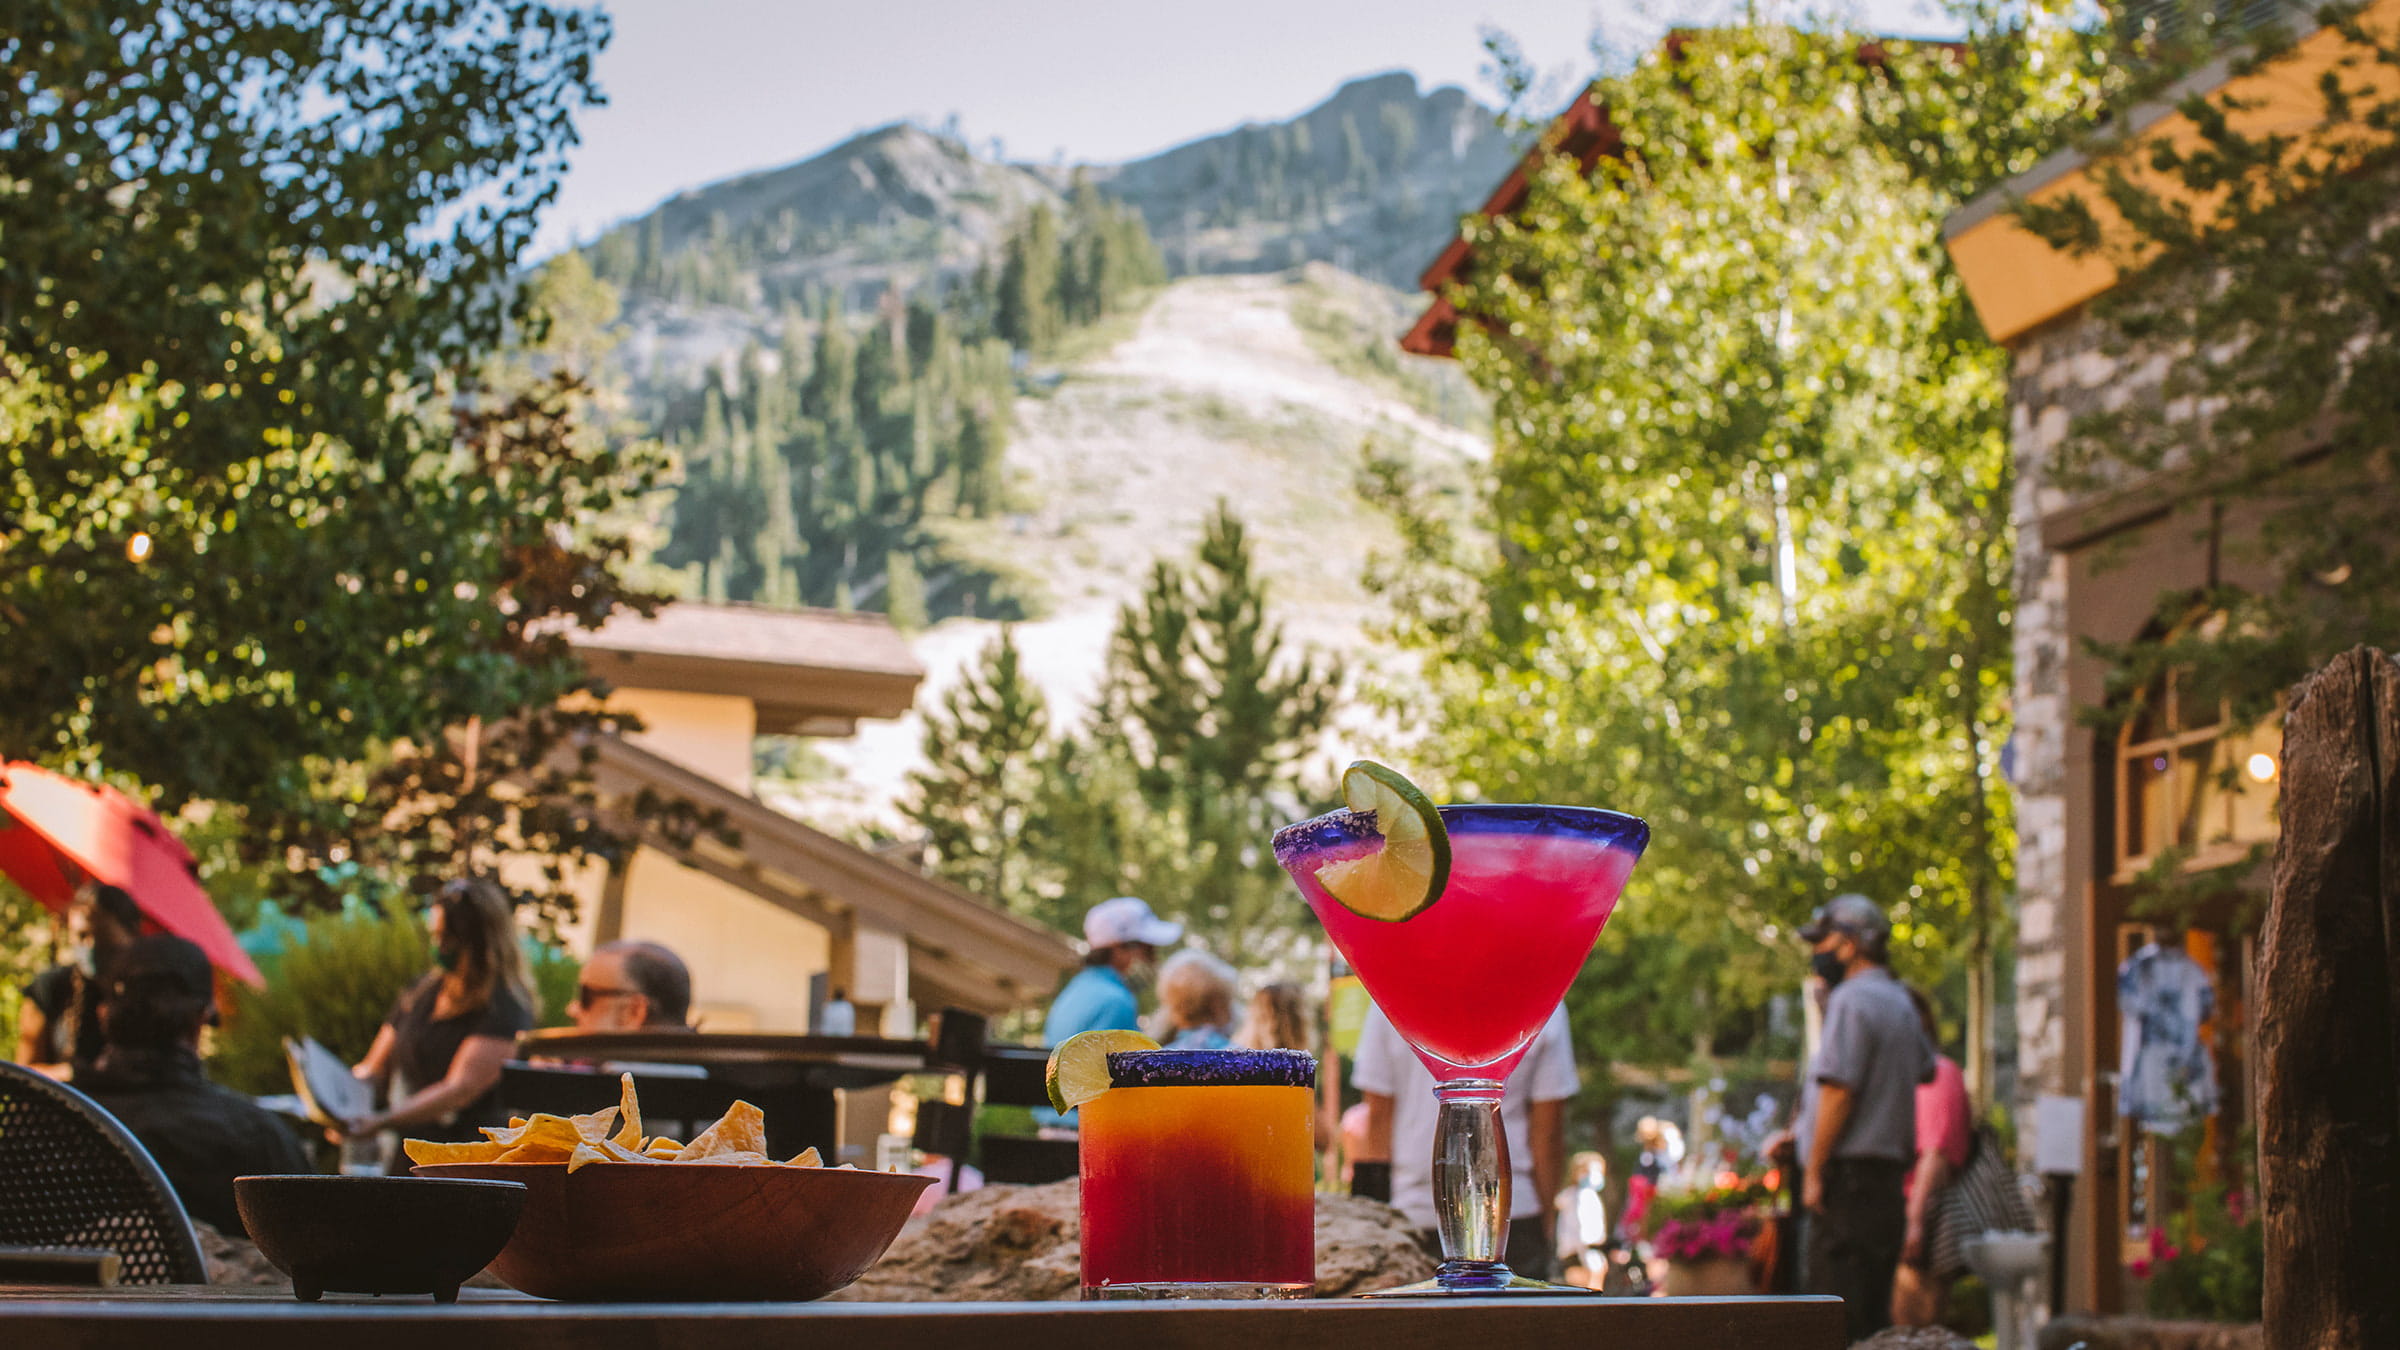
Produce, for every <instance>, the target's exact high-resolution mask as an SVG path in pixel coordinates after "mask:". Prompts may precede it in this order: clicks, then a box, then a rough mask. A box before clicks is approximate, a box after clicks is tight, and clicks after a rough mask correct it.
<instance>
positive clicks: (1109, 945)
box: [1042, 895, 1183, 1045]
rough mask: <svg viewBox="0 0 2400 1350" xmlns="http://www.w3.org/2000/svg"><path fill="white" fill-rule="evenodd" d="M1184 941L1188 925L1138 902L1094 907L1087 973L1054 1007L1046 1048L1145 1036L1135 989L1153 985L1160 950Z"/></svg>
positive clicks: (1087, 928) (1126, 899)
mask: <svg viewBox="0 0 2400 1350" xmlns="http://www.w3.org/2000/svg"><path fill="white" fill-rule="evenodd" d="M1182 938H1183V925H1182V924H1179V923H1172V922H1169V921H1168V920H1165V919H1162V918H1160V917H1158V915H1157V914H1155V913H1153V912H1151V909H1150V903H1149V902H1148V901H1146V900H1142V899H1140V898H1138V897H1135V896H1131V895H1120V896H1118V897H1117V898H1116V899H1114V900H1103V901H1101V902H1100V903H1099V904H1096V905H1094V906H1092V907H1091V909H1090V910H1089V911H1087V912H1086V913H1085V914H1084V916H1083V941H1084V947H1085V949H1086V950H1085V952H1084V957H1083V969H1081V970H1079V971H1076V972H1075V978H1073V979H1071V980H1069V981H1067V983H1066V987H1065V988H1063V989H1061V990H1059V991H1058V997H1057V998H1054V999H1052V1000H1051V1001H1050V1015H1049V1016H1048V1017H1047V1018H1045V1019H1044V1020H1043V1022H1042V1043H1043V1044H1045V1045H1056V1044H1058V1043H1059V1042H1060V1041H1063V1040H1065V1039H1067V1038H1068V1037H1070V1036H1077V1035H1081V1034H1082V1033H1084V1032H1086V1031H1138V1030H1140V1029H1141V1008H1140V1005H1139V1004H1138V1003H1137V1002H1136V1001H1135V999H1134V995H1133V991H1134V987H1135V986H1136V985H1146V984H1148V983H1149V982H1150V977H1151V973H1152V971H1153V970H1155V969H1156V967H1157V964H1158V949H1159V948H1161V947H1165V946H1168V945H1170V944H1172V943H1175V942H1179V941H1181V940H1182Z"/></svg>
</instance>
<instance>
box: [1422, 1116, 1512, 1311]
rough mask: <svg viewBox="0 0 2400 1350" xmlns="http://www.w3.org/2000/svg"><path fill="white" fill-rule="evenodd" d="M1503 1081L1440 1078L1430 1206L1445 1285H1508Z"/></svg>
mask: <svg viewBox="0 0 2400 1350" xmlns="http://www.w3.org/2000/svg"><path fill="white" fill-rule="evenodd" d="M1500 1093H1501V1084H1500V1083H1498V1082H1496V1081H1494V1080H1492V1079H1489V1078H1460V1079H1454V1080H1452V1081H1450V1082H1447V1083H1440V1084H1436V1085H1435V1087H1434V1089H1433V1095H1434V1096H1435V1097H1436V1098H1437V1099H1439V1100H1440V1102H1441V1104H1442V1114H1441V1119H1440V1122H1439V1124H1438V1125H1437V1126H1436V1128H1435V1131H1434V1136H1433V1208H1434V1216H1435V1219H1436V1220H1437V1224H1438V1226H1439V1228H1440V1230H1441V1238H1442V1265H1441V1269H1440V1270H1439V1271H1438V1272H1436V1275H1435V1278H1436V1279H1438V1280H1439V1281H1440V1282H1441V1285H1442V1287H1443V1288H1444V1289H1454V1290H1461V1291H1478V1290H1488V1289H1499V1288H1504V1287H1506V1286H1507V1284H1508V1282H1509V1278H1510V1276H1509V1270H1508V1266H1507V1264H1506V1256H1507V1253H1508V1172H1509V1169H1508V1135H1507V1134H1506V1132H1504V1131H1503V1130H1502V1129H1501V1127H1500Z"/></svg>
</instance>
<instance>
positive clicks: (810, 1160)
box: [783, 1146, 825, 1167]
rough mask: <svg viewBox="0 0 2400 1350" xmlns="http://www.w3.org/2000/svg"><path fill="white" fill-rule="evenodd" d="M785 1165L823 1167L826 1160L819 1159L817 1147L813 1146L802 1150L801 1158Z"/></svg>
mask: <svg viewBox="0 0 2400 1350" xmlns="http://www.w3.org/2000/svg"><path fill="white" fill-rule="evenodd" d="M783 1165H784V1166H786V1167H823V1166H824V1165H825V1160H824V1159H823V1158H822V1157H819V1156H818V1154H817V1150H816V1149H815V1147H814V1146H811V1147H809V1148H804V1149H802V1150H800V1156H798V1157H796V1158H794V1159H792V1160H791V1161H789V1162H787V1163H785V1164H783Z"/></svg>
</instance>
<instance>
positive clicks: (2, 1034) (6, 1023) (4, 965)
mask: <svg viewBox="0 0 2400 1350" xmlns="http://www.w3.org/2000/svg"><path fill="white" fill-rule="evenodd" d="M37 929H38V930H40V931H41V932H43V933H44V934H45V935H48V934H51V933H52V932H53V931H54V930H53V928H52V923H51V915H50V911H49V910H47V909H44V908H43V907H42V905H41V902H39V901H37V900H35V899H34V898H33V897H32V896H30V895H27V894H26V893H25V892H23V891H21V890H19V889H17V887H16V886H15V885H14V884H12V883H10V882H9V881H8V880H7V879H6V878H0V1055H9V1056H12V1057H13V1056H14V1055H15V1054H16V1053H17V1009H18V1008H20V1007H21V1006H23V1002H24V989H25V984H26V982H27V981H29V980H31V979H32V978H33V977H34V976H36V975H39V974H41V973H42V971H43V970H45V969H47V968H48V967H49V965H50V959H51V957H50V943H49V942H48V941H43V942H38V943H37V942H35V941H33V940H32V939H33V934H34V932H35V931H36V930H37Z"/></svg>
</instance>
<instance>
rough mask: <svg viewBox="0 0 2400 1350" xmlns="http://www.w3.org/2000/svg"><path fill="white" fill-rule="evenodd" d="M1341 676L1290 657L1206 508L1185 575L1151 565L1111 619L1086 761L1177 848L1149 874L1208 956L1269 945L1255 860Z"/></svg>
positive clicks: (1254, 584) (1281, 901)
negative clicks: (1134, 594)
mask: <svg viewBox="0 0 2400 1350" xmlns="http://www.w3.org/2000/svg"><path fill="white" fill-rule="evenodd" d="M1341 687H1342V673H1341V670H1340V667H1339V666H1338V665H1337V664H1335V663H1333V662H1331V661H1327V660H1321V659H1319V658H1316V657H1314V656H1309V655H1305V654H1296V653H1294V652H1292V651H1291V650H1290V649H1288V648H1287V647H1286V645H1285V643H1284V639H1283V633H1282V630H1281V628H1280V627H1279V626H1278V625H1276V624H1275V623H1273V622H1272V621H1271V620H1270V618H1269V617H1268V612H1267V591H1266V586H1265V583H1264V582H1263V581H1262V580H1261V579H1260V578H1259V577H1258V576H1257V575H1256V573H1255V571H1254V570H1253V568H1252V561H1251V550H1250V542H1249V537H1248V534H1247V532H1246V531H1245V530H1244V529H1243V527H1242V524H1241V522H1240V521H1239V520H1238V519H1237V518H1236V517H1235V516H1234V514H1233V512H1232V509H1231V508H1230V507H1229V506H1228V505H1226V504H1225V503H1224V502H1222V501H1220V502H1219V503H1218V505H1217V509H1216V511H1215V512H1214V514H1212V515H1211V516H1210V518H1209V520H1208V523H1207V526H1206V530H1205V533H1204V535H1203V538H1202V540H1201V543H1200V547H1199V549H1198V552H1197V556H1196V559H1195V565H1194V566H1193V567H1192V569H1191V570H1190V571H1188V572H1187V571H1186V570H1185V569H1184V568H1182V567H1179V566H1177V565H1175V564H1173V563H1171V562H1166V561H1161V562H1160V563H1158V564H1157V565H1156V566H1155V567H1154V568H1153V569H1152V572H1151V576H1150V582H1149V585H1148V586H1147V587H1146V588H1145V590H1144V592H1143V595H1142V597H1141V599H1140V600H1139V601H1138V602H1136V603H1134V604H1129V605H1127V606H1125V607H1124V609H1123V610H1121V611H1120V613H1119V616H1118V621H1117V629H1116V632H1115V633H1114V634H1113V635H1112V637H1111V639H1110V643H1109V667H1108V671H1107V674H1106V675H1105V676H1104V678H1103V681H1102V689H1101V696H1100V699H1099V701H1098V703H1097V704H1096V706H1095V708H1094V710H1093V714H1092V719H1091V721H1090V722H1089V723H1088V724H1087V730H1086V735H1085V737H1084V740H1085V742H1086V743H1087V750H1086V755H1085V762H1086V764H1087V765H1088V764H1091V763H1094V762H1096V761H1094V760H1093V758H1092V757H1093V756H1100V757H1102V758H1106V757H1108V756H1111V755H1114V756H1119V757H1121V758H1122V759H1123V761H1124V763H1125V764H1126V765H1127V766H1128V767H1129V768H1130V770H1131V781H1132V783H1133V785H1134V786H1135V788H1136V790H1137V791H1138V792H1139V794H1140V796H1141V798H1142V799H1143V805H1144V809H1145V810H1146V811H1147V813H1148V817H1147V819H1148V821H1149V828H1151V829H1152V830H1154V831H1156V832H1160V833H1163V834H1166V835H1172V836H1174V837H1176V838H1177V840H1178V843H1177V845H1176V847H1175V848H1174V849H1173V850H1172V851H1171V856H1170V857H1168V858H1166V859H1162V860H1160V862H1159V863H1158V864H1157V865H1158V866H1161V867H1165V868H1167V869H1169V870H1170V872H1171V874H1172V875H1171V877H1170V878H1169V879H1168V880H1169V881H1170V884H1171V886H1172V890H1171V891H1165V890H1160V888H1159V886H1158V884H1157V883H1156V881H1155V880H1154V882H1153V885H1152V889H1153V890H1154V891H1158V892H1159V893H1158V894H1156V895H1154V896H1153V899H1154V901H1156V902H1158V903H1162V904H1165V905H1167V906H1168V907H1170V908H1173V909H1176V910H1178V911H1180V912H1182V913H1183V914H1185V916H1186V917H1187V918H1188V919H1189V921H1190V922H1191V923H1193V924H1194V925H1195V927H1196V928H1197V929H1198V930H1199V931H1202V932H1204V933H1207V934H1209V935H1211V936H1212V937H1213V938H1214V939H1215V940H1216V941H1217V942H1218V943H1219V944H1220V945H1221V947H1222V948H1223V949H1224V950H1226V951H1228V952H1231V953H1234V954H1237V955H1239V956H1242V957H1245V958H1248V959H1253V960H1264V959H1267V958H1269V957H1271V956H1273V955H1274V954H1275V953H1274V951H1273V949H1274V948H1275V946H1276V945H1277V944H1278V943H1279V942H1281V941H1283V940H1284V936H1283V929H1284V926H1283V925H1282V924H1281V922H1280V921H1279V920H1278V919H1277V918H1276V917H1275V915H1276V913H1277V911H1278V910H1279V909H1281V908H1282V907H1283V906H1284V905H1285V904H1287V903H1288V901H1289V889H1288V886H1287V884H1286V882H1285V879H1284V878H1283V876H1282V875H1281V874H1280V873H1279V872H1277V871H1276V869H1275V866H1274V862H1273V860H1272V859H1271V858H1269V857H1267V856H1265V853H1264V850H1262V849H1261V848H1259V846H1258V845H1259V841H1261V840H1263V839H1264V838H1266V837H1267V835H1268V834H1269V833H1271V832H1272V831H1273V829H1274V826H1275V823H1276V822H1277V821H1278V820H1279V819H1282V818H1287V817H1288V816H1289V814H1290V812H1291V810H1292V809H1293V803H1294V801H1295V800H1296V799H1297V798H1298V796H1299V795H1300V793H1299V774H1300V768H1301V761H1302V759H1303V757H1304V756H1305V755H1306V754H1307V753H1308V751H1309V750H1310V749H1311V748H1312V747H1314V746H1315V745H1316V743H1317V741H1318V739H1319V737H1321V736H1322V735H1323V733H1324V731H1325V729H1326V728H1327V726H1328V725H1330V723H1331V721H1332V718H1333V713H1334V710H1335V708H1336V706H1337V703H1338V700H1339V697H1340V692H1341Z"/></svg>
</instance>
